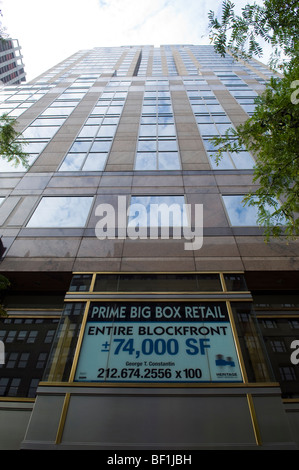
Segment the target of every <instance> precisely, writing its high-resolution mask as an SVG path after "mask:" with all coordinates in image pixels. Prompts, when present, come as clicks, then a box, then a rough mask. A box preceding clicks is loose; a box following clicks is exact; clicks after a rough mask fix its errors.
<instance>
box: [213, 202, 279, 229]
mask: <svg viewBox="0 0 299 470" xmlns="http://www.w3.org/2000/svg"><path fill="white" fill-rule="evenodd" d="M222 197H223V201H224V204H225V207H226V210H227V213H228V216H229V219H230V222H231V225H233V226H257V225H258V223H257V218H258V209H257V207H255V206H249V205H246V206H244V203H243V202H242V201H243V199H244V195H233V196H222ZM264 208H265V209H266V210H267V211H269V213H270V214H271V213H273V212H274V208H272V207H270V206H268V205H267V204H265V205H264ZM285 222H286V221H285V219H283V218H281V219H280V220H278V221H277V223H279V224H280V225H283V224H284V223H285Z"/></svg>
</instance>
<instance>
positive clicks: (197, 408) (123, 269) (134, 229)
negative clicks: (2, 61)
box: [0, 45, 299, 449]
mask: <svg viewBox="0 0 299 470" xmlns="http://www.w3.org/2000/svg"><path fill="white" fill-rule="evenodd" d="M272 74H273V72H271V71H270V70H269V69H268V68H267V67H266V66H264V65H263V64H261V63H259V62H257V61H255V60H252V61H249V62H247V63H245V62H242V61H236V60H234V59H233V57H232V56H231V55H229V54H227V55H226V57H224V58H223V57H220V56H219V55H217V54H216V53H215V52H214V49H213V47H212V46H195V45H164V46H161V47H154V46H123V47H111V48H108V47H107V48H106V47H103V48H101V47H99V48H94V49H92V50H83V51H79V52H78V53H76V54H74V55H73V56H71V57H69V58H68V59H66V60H65V61H63V62H61V63H60V64H58V65H57V66H55V67H53V68H52V69H50V70H48V71H47V72H46V73H44V74H42V75H41V76H39V77H37V78H36V79H34V80H32V81H31V82H29V83H27V84H23V85H19V86H10V87H7V88H4V89H3V90H2V102H1V105H0V106H1V112H2V113H7V114H8V115H10V116H13V117H15V118H16V119H17V129H18V131H19V132H20V133H22V137H20V139H23V140H24V141H25V142H26V146H25V151H26V152H27V153H28V154H29V169H25V168H20V167H13V166H12V165H11V164H9V163H7V162H6V161H4V160H3V161H2V162H1V163H0V182H1V187H0V188H1V189H0V191H1V194H0V199H1V201H0V202H1V206H0V223H1V242H2V258H1V274H2V275H4V276H5V277H6V278H8V279H9V281H10V285H9V287H8V288H6V289H5V290H3V291H2V301H3V306H4V308H5V310H6V312H7V316H5V317H2V318H1V338H0V340H1V347H2V351H1V352H2V356H3V357H2V365H1V366H0V393H1V398H0V400H1V411H0V414H1V415H2V417H3V419H2V420H1V423H2V424H1V429H0V433H1V434H0V435H1V439H0V442H1V441H2V444H0V445H1V447H2V448H3V449H6V448H20V449H78V448H82V449H117V448H122V449H135V448H138V449H153V448H155V449H211V448H213V449H223V448H225V449H227V448H228V449H238V448H242V449H257V448H264V449H269V448H270V449H278V448H281V449H296V448H298V445H299V434H298V426H299V421H298V410H299V402H298V400H299V371H298V366H297V356H296V347H297V343H296V341H299V329H298V327H299V294H298V243H297V242H296V241H291V242H289V243H288V244H286V243H285V241H284V240H283V239H282V240H277V241H271V242H270V243H268V244H265V241H264V236H263V230H262V228H260V227H258V226H257V223H256V213H255V212H254V211H253V209H252V208H249V207H244V206H243V204H242V199H243V197H244V195H245V194H246V193H248V192H249V191H251V190H252V189H254V188H255V187H257V186H256V184H257V183H253V181H252V175H253V167H254V163H255V160H254V155H251V154H249V153H248V152H246V150H245V149H244V152H242V153H241V154H239V155H235V154H233V153H227V154H226V155H225V156H224V158H223V159H222V160H221V162H220V164H216V159H215V147H214V146H213V145H212V144H211V140H210V139H211V137H213V136H215V135H219V134H223V133H224V132H226V130H227V129H229V128H231V127H237V126H238V125H239V124H240V123H243V122H245V121H246V120H247V119H248V117H249V116H250V115H252V113H253V112H254V109H255V102H254V101H255V97H256V96H258V95H259V94H260V93H261V92H262V91H263V90H264V87H265V84H266V82H267V80H268V79H269V78H270V76H271V75H272ZM297 348H298V347H297Z"/></svg>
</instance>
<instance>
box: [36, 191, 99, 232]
mask: <svg viewBox="0 0 299 470" xmlns="http://www.w3.org/2000/svg"><path fill="white" fill-rule="evenodd" d="M92 199H93V198H92V197H80V196H78V197H76V196H65V197H63V196H61V197H43V198H42V200H41V201H40V203H39V205H38V206H37V208H36V210H35V212H34V214H33V215H32V217H31V219H30V220H29V222H28V224H27V227H84V226H85V224H86V220H87V216H88V214H89V210H90V207H91V203H92Z"/></svg>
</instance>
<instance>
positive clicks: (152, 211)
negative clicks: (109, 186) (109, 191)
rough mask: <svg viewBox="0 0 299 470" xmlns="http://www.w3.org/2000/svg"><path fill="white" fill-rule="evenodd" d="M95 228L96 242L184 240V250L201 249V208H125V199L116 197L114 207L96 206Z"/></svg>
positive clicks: (176, 205) (157, 205) (152, 205)
mask: <svg viewBox="0 0 299 470" xmlns="http://www.w3.org/2000/svg"><path fill="white" fill-rule="evenodd" d="M95 215H96V216H97V217H100V220H99V221H98V222H97V224H96V227H95V234H96V237H97V238H98V239H99V240H105V239H115V238H118V239H125V238H130V239H131V240H137V239H143V240H144V239H151V240H157V239H162V240H165V239H176V240H178V239H182V238H183V239H184V240H186V242H185V243H184V249H185V250H199V249H200V248H201V247H202V245H203V205H202V204H194V205H191V204H179V203H176V202H174V203H170V204H167V203H164V202H161V203H150V204H143V203H141V202H140V201H139V202H138V203H133V204H129V206H128V207H127V198H126V196H118V200H117V207H116V208H115V207H114V206H113V205H112V204H105V203H104V204H99V205H98V206H97V207H96V209H95Z"/></svg>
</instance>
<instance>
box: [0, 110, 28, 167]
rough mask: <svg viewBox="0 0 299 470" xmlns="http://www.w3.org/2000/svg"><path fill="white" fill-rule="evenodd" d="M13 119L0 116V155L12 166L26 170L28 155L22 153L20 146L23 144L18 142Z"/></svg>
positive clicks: (18, 135)
mask: <svg viewBox="0 0 299 470" xmlns="http://www.w3.org/2000/svg"><path fill="white" fill-rule="evenodd" d="M15 124H16V121H15V119H12V118H10V117H9V116H8V115H7V114H3V115H2V116H0V155H1V157H2V158H4V159H6V160H7V161H8V162H10V163H12V164H13V165H14V166H16V167H17V166H18V165H19V164H21V165H22V166H23V167H24V168H26V169H27V168H28V167H29V164H28V154H26V153H25V152H23V148H22V145H24V144H25V142H24V141H23V142H22V141H21V140H18V139H19V138H20V134H19V133H18V132H17V131H16V130H15V127H14V126H15Z"/></svg>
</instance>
